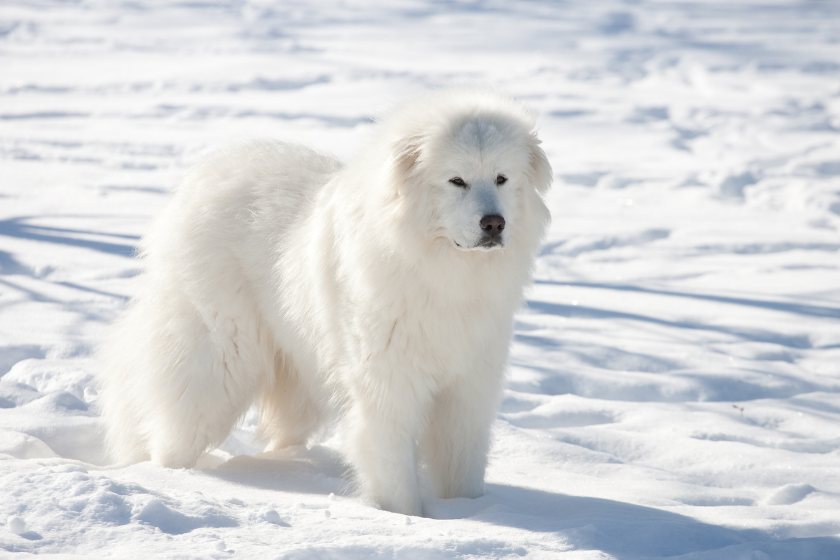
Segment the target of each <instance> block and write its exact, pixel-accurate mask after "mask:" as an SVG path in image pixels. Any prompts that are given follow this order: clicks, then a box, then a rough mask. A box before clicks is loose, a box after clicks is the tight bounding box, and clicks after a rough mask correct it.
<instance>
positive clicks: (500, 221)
mask: <svg viewBox="0 0 840 560" xmlns="http://www.w3.org/2000/svg"><path fill="white" fill-rule="evenodd" d="M478 225H480V226H481V229H483V230H484V232H485V233H486V234H488V235H492V236H496V235H499V234H500V233H502V230H503V229H505V219H504V218H502V217H501V216H499V215H498V214H488V215H486V216H484V217H483V218H481V221H480V222H478Z"/></svg>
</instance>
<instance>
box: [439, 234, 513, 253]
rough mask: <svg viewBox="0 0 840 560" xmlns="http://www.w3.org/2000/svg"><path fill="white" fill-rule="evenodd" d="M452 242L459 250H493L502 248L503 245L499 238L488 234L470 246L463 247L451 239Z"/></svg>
mask: <svg viewBox="0 0 840 560" xmlns="http://www.w3.org/2000/svg"><path fill="white" fill-rule="evenodd" d="M452 243H453V244H454V245H455V248H456V249H458V250H459V251H494V250H496V249H503V248H504V246H505V244H504V243H503V242H502V240H501V238H499V237H490V236H485V237H482V238H481V239H480V240H479V241H478V243H477V244H475V245H473V246H472V247H464V246H463V245H461V244H460V243H458V242H457V241H455V240H454V239H452Z"/></svg>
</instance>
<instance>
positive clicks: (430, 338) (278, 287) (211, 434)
mask: <svg viewBox="0 0 840 560" xmlns="http://www.w3.org/2000/svg"><path fill="white" fill-rule="evenodd" d="M534 122H535V121H534V116H533V115H532V114H531V113H530V112H529V111H528V110H527V109H526V108H524V107H523V106H522V105H520V104H519V103H518V102H516V101H514V100H512V99H510V98H508V97H505V96H503V95H500V94H498V93H494V92H491V91H484V90H469V89H455V90H442V91H435V92H430V93H427V94H424V95H421V96H419V97H417V98H415V99H413V100H411V101H409V102H407V103H405V104H404V105H402V106H399V107H397V108H395V109H393V110H392V111H391V112H390V113H389V114H387V115H386V116H385V117H384V118H383V119H381V121H380V122H378V123H377V124H376V125H375V127H374V132H373V137H372V140H371V142H370V143H369V144H368V145H367V147H365V148H363V149H362V150H361V151H360V153H359V155H358V156H357V157H355V158H354V159H353V160H352V161H351V162H350V163H347V164H342V163H341V162H339V161H337V160H336V159H334V158H333V157H330V156H328V155H323V154H319V153H316V152H314V151H312V150H310V149H308V148H305V147H303V146H299V145H295V144H287V143H283V142H278V141H271V140H266V141H259V142H250V143H247V144H244V145H240V146H238V147H235V148H232V149H229V150H228V151H225V152H222V153H219V154H216V155H214V156H212V157H210V158H209V159H207V160H206V161H204V162H203V163H201V164H199V165H198V166H196V167H195V168H193V169H192V170H191V171H189V172H188V174H187V175H186V177H185V178H184V180H183V183H182V184H181V185H180V187H179V188H178V189H177V190H176V192H175V194H174V196H173V198H172V199H171V201H170V202H169V203H168V205H167V206H166V208H165V209H164V210H163V211H162V213H161V214H160V216H159V217H158V218H157V220H156V221H155V222H154V224H153V225H152V227H151V229H150V230H149V232H148V234H147V235H146V236H145V237H144V238H143V239H142V241H141V242H140V252H141V256H142V259H143V262H144V264H145V267H144V271H143V273H142V274H141V275H140V276H139V277H138V279H137V281H138V284H137V286H136V295H135V297H134V299H133V301H132V302H131V303H130V305H129V308H128V309H127V311H126V312H125V314H124V315H123V316H122V317H121V318H120V319H119V320H118V321H117V322H116V324H115V325H114V327H113V329H112V335H111V337H110V339H109V340H108V341H107V343H106V345H105V348H104V350H103V354H102V356H101V358H102V360H101V373H100V375H99V387H100V398H99V403H100V409H101V412H102V415H103V417H104V419H105V422H106V425H107V429H108V434H107V441H108V444H109V448H110V450H111V452H112V454H113V458H114V459H116V460H119V461H123V462H126V461H130V462H134V461H144V460H149V459H151V461H152V462H154V463H156V464H158V465H163V466H166V467H176V468H177V467H192V466H193V465H195V463H196V460H197V459H198V458H199V457H200V456H201V455H202V454H203V453H205V452H207V451H208V450H212V449H214V448H215V447H216V446H218V445H220V444H221V443H222V442H223V441H224V440H225V438H226V437H227V436H228V435H229V434H230V432H231V430H232V429H233V428H234V426H235V425H236V423H237V422H238V421H239V420H240V419H241V418H242V416H243V415H244V414H245V412H246V411H247V410H248V409H249V407H250V406H251V405H253V404H257V405H258V407H259V410H260V421H259V430H260V435H261V436H262V437H263V438H264V440H265V441H266V442H267V444H268V449H270V450H274V449H280V448H283V447H286V446H290V445H303V444H306V443H307V442H308V441H309V440H311V439H312V438H313V437H315V436H317V435H318V434H319V433H323V432H324V429H325V427H326V426H328V425H330V424H332V423H333V420H335V421H337V422H338V423H339V427H340V432H339V433H340V434H342V441H343V442H344V447H345V449H344V453H345V456H346V459H347V460H348V462H349V463H350V465H351V466H352V468H353V471H354V473H355V474H354V478H355V480H356V481H357V484H358V487H359V490H360V491H361V492H362V493H363V495H364V496H366V498H367V499H368V500H370V501H371V502H373V503H374V504H376V505H378V506H379V507H381V508H383V509H386V510H390V511H393V512H399V513H404V514H409V515H422V505H421V495H420V484H419V478H420V477H421V476H425V480H427V481H428V484H429V485H430V486H431V487H432V488H433V489H434V492H435V495H436V496H437V497H440V498H455V497H469V498H475V497H477V496H480V495H481V494H482V493H483V487H484V471H485V467H486V465H487V453H488V448H489V446H490V430H491V426H492V424H493V421H494V418H495V415H496V408H497V404H498V401H499V398H500V393H501V389H502V384H503V377H504V367H505V361H506V359H507V355H508V346H509V343H510V338H511V331H512V323H513V315H514V312H515V310H516V309H517V307H518V306H519V305H520V304H521V301H522V293H523V289H524V287H525V286H526V285H527V284H528V283H529V281H530V276H531V271H532V268H533V263H534V258H535V255H536V253H537V251H538V249H539V246H540V241H541V239H542V236H543V234H544V231H545V228H546V226H547V224H548V222H549V219H550V217H549V213H548V210H547V209H546V207H545V205H544V203H543V200H542V195H543V194H544V193H545V192H546V190H547V189H548V188H549V186H550V184H551V181H552V173H551V167H550V166H549V163H548V161H547V159H546V156H545V154H544V152H543V150H542V149H541V148H540V141H539V140H538V139H537V136H536V133H535V132H534Z"/></svg>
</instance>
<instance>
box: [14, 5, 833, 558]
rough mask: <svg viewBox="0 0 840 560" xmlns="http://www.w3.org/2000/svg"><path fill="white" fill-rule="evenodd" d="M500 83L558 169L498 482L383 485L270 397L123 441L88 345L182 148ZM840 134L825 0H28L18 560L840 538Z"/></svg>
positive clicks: (786, 547) (330, 135) (559, 553)
mask: <svg viewBox="0 0 840 560" xmlns="http://www.w3.org/2000/svg"><path fill="white" fill-rule="evenodd" d="M476 82H477V83H483V84H490V85H493V86H496V87H498V88H500V89H502V90H503V91H507V92H509V93H511V94H513V95H515V96H516V97H518V98H520V99H522V100H523V101H524V102H525V103H527V104H528V105H530V106H531V107H533V108H534V109H535V110H536V111H537V112H538V113H539V122H540V135H541V137H542V139H543V141H544V144H543V146H544V148H545V151H546V153H547V154H548V156H549V158H550V160H551V162H552V165H553V167H554V170H555V184H554V188H553V190H552V191H551V192H550V194H549V196H548V200H547V202H548V205H549V208H550V209H551V212H552V215H553V225H552V227H551V230H550V232H549V235H548V237H547V239H546V241H545V245H544V247H543V249H542V252H541V255H540V257H539V259H538V262H537V266H536V283H535V285H534V287H533V289H532V290H531V291H530V292H529V294H528V298H527V299H528V301H527V305H525V306H524V307H523V309H522V310H521V312H520V313H519V314H518V316H517V320H516V334H515V339H514V342H513V346H512V352H511V357H510V361H509V382H508V386H507V390H506V392H505V398H504V401H503V403H502V407H501V410H500V412H499V415H498V421H497V424H496V428H495V446H494V448H493V451H492V454H491V467H490V469H489V472H488V476H487V493H486V495H485V496H484V497H482V498H479V499H477V500H467V499H460V500H434V499H427V500H426V501H425V504H424V505H425V509H426V511H427V512H428V513H429V515H430V517H429V518H406V517H405V516H400V515H396V514H391V513H388V512H383V511H380V510H377V509H374V508H372V507H370V506H369V505H366V504H365V503H363V502H362V501H361V500H359V499H358V498H356V497H355V496H354V495H353V489H352V486H351V485H350V479H349V477H348V475H347V472H346V467H345V465H344V464H343V463H342V461H341V457H340V455H339V454H338V452H337V449H338V447H339V446H338V442H337V441H336V439H335V436H333V437H332V439H327V440H326V441H324V442H322V443H321V444H319V445H315V446H313V447H311V448H309V449H306V448H292V449H287V450H284V451H281V452H274V453H268V454H266V453H263V454H261V453H260V450H261V447H260V446H259V444H258V443H257V442H255V441H254V440H253V437H252V436H253V433H254V429H255V422H256V419H255V416H254V415H253V413H251V414H249V416H248V417H247V418H246V419H245V421H244V423H243V424H242V426H241V427H240V428H238V429H237V430H236V432H235V433H234V434H233V435H232V436H231V437H230V438H229V439H228V441H227V442H226V443H225V444H224V445H223V446H222V447H221V448H220V449H218V450H216V451H214V452H212V453H211V454H210V455H208V456H207V457H206V458H205V459H204V460H203V462H202V464H201V465H200V468H196V469H191V470H169V469H163V468H159V467H156V466H154V465H152V464H150V463H141V464H137V465H132V466H125V465H117V466H109V465H108V464H107V459H106V457H105V455H104V453H103V449H102V447H101V441H102V440H101V434H100V431H99V428H100V424H99V419H98V417H97V413H96V409H95V401H96V393H95V390H94V389H93V387H92V384H91V379H92V376H93V372H94V370H95V365H94V363H93V360H92V356H93V353H94V351H95V348H96V345H97V344H98V343H99V341H100V340H101V337H102V335H103V333H104V331H105V329H106V327H107V325H108V323H109V322H110V321H111V320H113V319H114V318H115V317H116V316H117V315H118V314H119V312H120V310H121V309H122V308H123V306H124V305H125V302H126V301H127V298H128V297H129V296H130V295H131V294H132V282H131V280H132V278H133V277H134V276H135V275H136V274H137V272H138V271H139V266H140V265H139V263H138V262H137V261H135V260H134V259H133V258H132V254H133V251H134V246H135V244H136V242H137V239H138V238H139V236H141V235H142V234H143V232H144V231H145V230H146V228H147V226H148V224H149V222H150V220H151V218H152V217H153V216H154V215H155V213H156V212H157V211H158V210H159V209H160V208H161V207H162V206H163V205H164V204H165V202H166V200H167V198H168V195H169V192H170V191H171V189H172V188H173V187H174V186H175V185H176V184H177V182H178V178H179V176H180V175H181V174H182V173H183V171H184V170H185V169H186V168H187V167H188V166H189V165H190V164H191V163H193V162H195V161H196V160H197V159H198V158H200V157H202V156H203V155H205V154H208V153H210V152H212V151H213V150H214V149H217V148H219V147H222V146H224V145H225V144H228V143H230V142H233V141H236V140H241V139H244V138H250V137H259V136H271V137H275V138H280V139H285V140H294V141H299V142H303V143H305V144H307V145H310V146H312V147H314V148H317V149H320V150H324V151H329V152H332V153H334V154H336V155H338V156H340V157H343V158H346V157H350V156H352V154H353V153H354V152H355V151H356V150H357V149H358V147H359V146H360V145H361V144H362V143H363V142H364V139H365V135H366V132H367V131H368V130H369V129H370V126H371V123H372V121H371V117H372V116H374V115H375V114H376V112H377V111H378V110H380V109H381V108H383V107H386V106H387V105H388V104H389V103H391V102H393V101H395V100H398V99H401V98H403V97H405V96H407V95H411V94H412V93H416V92H419V91H422V90H424V89H428V88H430V87H436V86H445V85H450V84H459V83H476ZM838 133H840V4H838V3H836V2H830V1H807V2H806V1H802V2H794V1H789V2H780V1H771V0H767V1H738V2H733V1H702V2H701V1H696V2H689V1H681V0H676V1H671V2H664V1H663V2H659V1H654V0H636V1H632V2H631V1H626V2H618V1H604V2H589V1H585V0H569V1H564V2H559V1H558V2H548V1H547V2H538V1H523V2H510V1H502V0H495V1H494V0H488V1H482V0H476V1H457V0H451V1H446V0H442V1H420V0H416V1H401V2H396V1H394V2H379V1H375V0H358V1H357V0H349V1H338V0H335V1H333V0H330V1H319V2H304V1H293V0H290V1H283V2H269V1H262V0H237V1H223V0H204V1H200V2H189V1H171V2H170V1H165V0H132V1H119V0H117V1H104V0H103V1H98V0H93V1H86V0H82V1H78V2H62V1H57V0H56V1H52V0H34V1H30V0H5V1H4V2H2V4H0V376H1V377H0V557H6V556H5V555H6V554H7V553H20V554H14V555H11V556H12V557H26V556H27V555H29V554H33V555H34V554H38V555H50V554H53V555H61V557H62V558H70V557H78V558H94V557H97V558H98V557H105V556H108V557H114V558H156V557H161V558H162V557H166V558H184V559H186V558H267V559H274V558H289V559H291V558H295V559H308V558H330V559H342V560H343V559H351V558H352V559H355V558H360V559H362V558H383V559H385V558H389V559H390V558H404V559H413V558H421V559H425V558H430V559H439V558H440V559H445V558H475V557H487V558H503V557H512V558H513V557H517V558H518V557H524V558H564V559H565V558H568V559H570V560H580V559H593V560H594V559H610V558H615V559H621V560H625V559H647V558H662V557H679V558H683V559H692V560H699V559H705V560H767V559H778V560H787V559H792V560H793V559H795V560H802V559H819V560H830V559H834V558H840V134H838Z"/></svg>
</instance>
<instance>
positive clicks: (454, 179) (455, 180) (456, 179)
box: [449, 177, 467, 187]
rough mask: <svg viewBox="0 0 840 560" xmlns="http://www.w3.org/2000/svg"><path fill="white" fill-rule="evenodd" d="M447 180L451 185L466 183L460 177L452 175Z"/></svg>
mask: <svg viewBox="0 0 840 560" xmlns="http://www.w3.org/2000/svg"><path fill="white" fill-rule="evenodd" d="M449 182H450V183H452V184H453V185H457V186H459V187H466V186H467V184H466V183H465V182H464V180H463V179H461V178H460V177H452V178H451V179H449Z"/></svg>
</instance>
